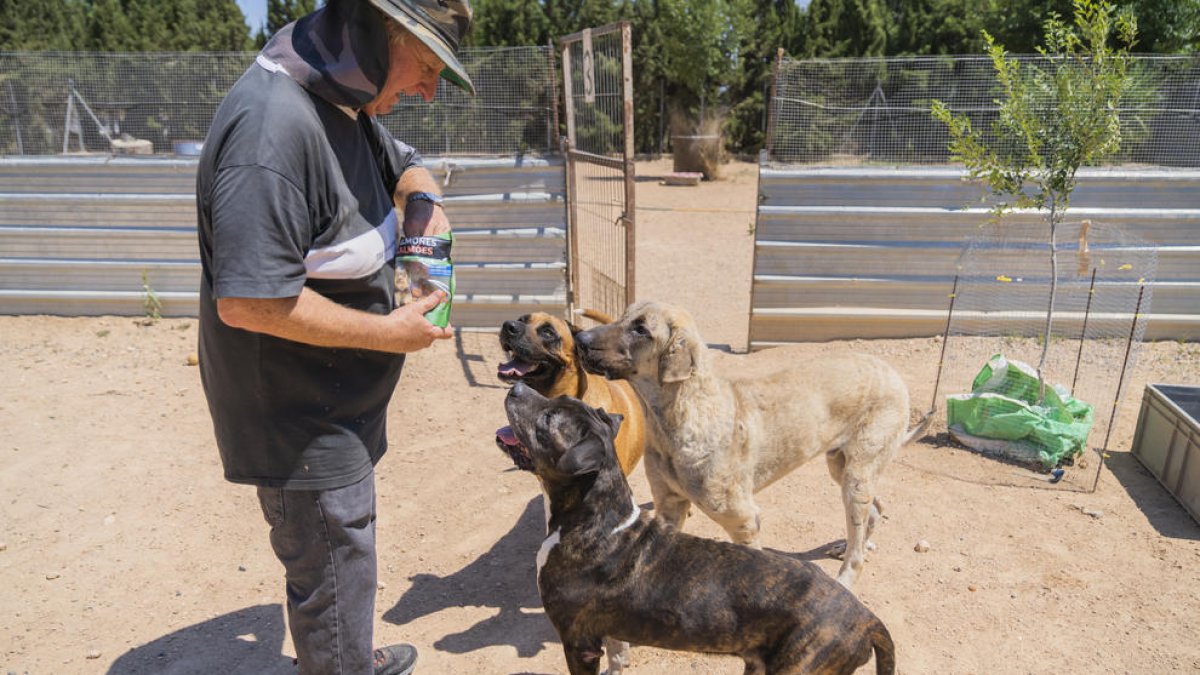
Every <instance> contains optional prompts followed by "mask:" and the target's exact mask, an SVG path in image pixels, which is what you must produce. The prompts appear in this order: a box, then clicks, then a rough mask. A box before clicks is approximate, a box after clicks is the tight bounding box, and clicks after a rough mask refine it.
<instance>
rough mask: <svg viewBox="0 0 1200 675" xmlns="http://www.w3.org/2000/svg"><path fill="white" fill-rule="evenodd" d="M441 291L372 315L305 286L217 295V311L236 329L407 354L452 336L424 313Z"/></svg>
mask: <svg viewBox="0 0 1200 675" xmlns="http://www.w3.org/2000/svg"><path fill="white" fill-rule="evenodd" d="M443 297H444V296H443V294H442V293H441V292H440V291H439V292H438V293H434V294H432V295H429V296H426V297H424V298H419V299H416V300H414V301H413V302H410V303H408V304H406V305H404V306H402V307H399V308H397V309H395V310H393V311H392V313H391V314H373V313H371V312H363V311H360V310H357V309H351V308H349V307H345V306H343V305H339V304H338V303H336V302H333V301H332V300H330V299H328V298H326V297H325V296H323V295H321V294H320V293H317V292H316V291H314V290H312V289H309V288H304V289H302V290H301V291H300V295H299V296H296V297H292V298H219V299H218V300H217V314H218V315H219V316H220V317H221V321H223V322H224V323H226V324H227V325H229V326H232V327H234V328H241V329H243V330H248V331H252V332H256V333H266V334H267V335H273V336H275V337H280V338H284V339H287V340H292V341H293V342H303V343H306V344H311V345H317V346H321V347H344V348H351V349H372V350H375V351H381V352H394V353H406V352H414V351H417V350H420V349H424V348H426V347H428V346H430V345H431V344H433V342H434V340H445V339H447V338H450V337H452V336H453V335H454V333H453V331H452V330H451V328H450V327H449V326H447V327H446V328H438V327H437V326H435V325H433V324H431V323H429V321H428V320H426V319H425V317H424V314H425V313H426V312H428V311H429V310H431V309H433V308H434V307H436V306H437V304H438V303H439V302H441V300H442V299H443Z"/></svg>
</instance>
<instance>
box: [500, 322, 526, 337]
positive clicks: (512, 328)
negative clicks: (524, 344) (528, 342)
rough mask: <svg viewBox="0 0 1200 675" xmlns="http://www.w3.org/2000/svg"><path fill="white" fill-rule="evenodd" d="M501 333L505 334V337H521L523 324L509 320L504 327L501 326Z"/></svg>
mask: <svg viewBox="0 0 1200 675" xmlns="http://www.w3.org/2000/svg"><path fill="white" fill-rule="evenodd" d="M500 332H502V333H504V334H505V335H520V334H521V324H519V323H517V322H516V321H513V320H512V319H509V320H508V321H505V322H504V325H502V326H500Z"/></svg>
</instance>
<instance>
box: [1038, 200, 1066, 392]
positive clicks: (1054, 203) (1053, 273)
mask: <svg viewBox="0 0 1200 675" xmlns="http://www.w3.org/2000/svg"><path fill="white" fill-rule="evenodd" d="M1059 218H1061V216H1060V215H1059V212H1058V199H1057V198H1053V197H1052V198H1051V199H1050V303H1049V304H1048V305H1047V306H1046V327H1045V329H1044V331H1043V333H1042V357H1041V359H1040V360H1039V361H1038V367H1037V374H1038V405H1041V403H1042V401H1044V400H1045V399H1046V376H1045V374H1044V373H1043V372H1042V369H1043V368H1045V367H1046V355H1047V353H1049V351H1050V330H1051V328H1052V327H1053V325H1054V297H1055V295H1056V294H1057V293H1058V246H1057V245H1056V239H1055V236H1056V234H1057V232H1058V221H1059Z"/></svg>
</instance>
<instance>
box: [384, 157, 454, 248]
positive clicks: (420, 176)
mask: <svg viewBox="0 0 1200 675" xmlns="http://www.w3.org/2000/svg"><path fill="white" fill-rule="evenodd" d="M414 192H432V193H433V194H435V195H441V194H442V189H441V187H440V186H439V185H438V184H437V181H436V180H434V178H433V174H431V173H429V169H426V168H425V167H423V166H414V167H410V168H409V169H408V170H406V171H405V172H404V173H402V174H400V180H398V181H396V192H395V194H393V195H392V201H393V202H394V203H395V205H396V210H397V211H399V212H400V213H403V214H404V222H403V223H402V224H401V231H400V236H402V237H415V236H418V235H432V234H443V233H445V232H449V231H450V221H449V220H448V219H447V218H446V213H445V212H444V211H443V210H442V207H441V206H437V205H435V204H432V203H430V202H427V201H423V200H417V201H414V202H413V203H411V204H409V203H408V196H409V195H410V194H412V193H414Z"/></svg>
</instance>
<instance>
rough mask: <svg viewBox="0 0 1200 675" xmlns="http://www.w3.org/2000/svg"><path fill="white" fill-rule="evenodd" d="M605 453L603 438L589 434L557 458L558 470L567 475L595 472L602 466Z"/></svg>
mask: <svg viewBox="0 0 1200 675" xmlns="http://www.w3.org/2000/svg"><path fill="white" fill-rule="evenodd" d="M606 454H607V449H606V448H605V445H604V440H603V439H602V438H601V437H600V436H597V435H595V434H591V435H589V436H588V437H587V438H585V439H583V440H582V441H580V442H579V443H578V444H577V445H576V446H575V447H573V448H571V449H570V450H568V451H567V452H566V453H565V454H563V456H562V457H561V458H559V460H558V470H559V471H561V472H563V473H565V474H567V475H568V476H582V475H583V474H586V473H596V472H598V471H599V470H600V469H602V468H604V460H605V455H606Z"/></svg>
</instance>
